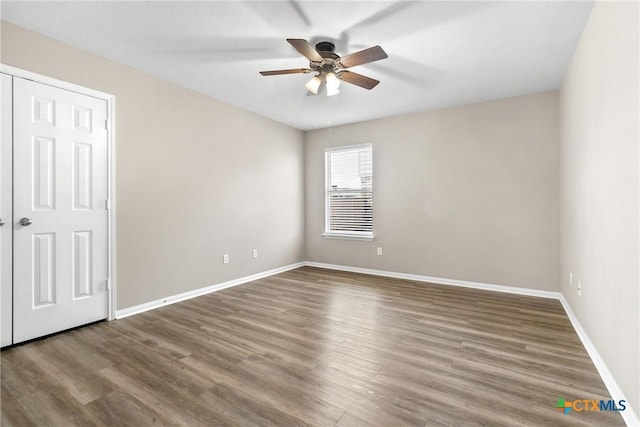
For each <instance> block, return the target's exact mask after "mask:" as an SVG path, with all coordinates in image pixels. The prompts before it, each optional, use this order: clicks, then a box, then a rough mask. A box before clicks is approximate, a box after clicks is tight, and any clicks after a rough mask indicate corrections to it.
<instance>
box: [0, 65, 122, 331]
mask: <svg viewBox="0 0 640 427" xmlns="http://www.w3.org/2000/svg"><path fill="white" fill-rule="evenodd" d="M0 73H4V74H8V75H10V76H13V77H19V78H22V79H26V80H32V81H34V82H37V83H42V84H45V85H49V86H53V87H57V88H59V89H64V90H68V91H71V92H77V93H80V94H82V95H88V96H92V97H94V98H98V99H102V100H104V101H106V102H107V200H108V202H107V203H108V206H107V245H108V248H107V258H108V260H107V271H108V275H109V277H108V279H107V295H108V298H107V300H108V303H107V304H108V307H107V315H108V316H107V319H108V320H114V319H115V318H116V316H115V315H116V301H117V300H116V144H115V142H116V139H115V134H116V104H115V101H116V99H115V96H114V95H112V94H110V93H106V92H101V91H99V90H95V89H90V88H87V87H84V86H79V85H76V84H74V83H69V82H66V81H64V80H59V79H55V78H53V77H48V76H43V75H41V74H37V73H34V72H31V71H27V70H23V69H21V68H16V67H12V66H10V65H5V64H2V63H0Z"/></svg>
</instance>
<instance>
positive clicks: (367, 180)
mask: <svg viewBox="0 0 640 427" xmlns="http://www.w3.org/2000/svg"><path fill="white" fill-rule="evenodd" d="M372 157H373V156H372V148H371V145H359V146H354V147H342V148H334V149H328V150H327V151H326V154H325V162H326V216H325V232H324V234H323V236H325V237H338V238H351V239H363V240H373V162H372V160H373V159H372Z"/></svg>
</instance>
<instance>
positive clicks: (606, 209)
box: [560, 2, 640, 411]
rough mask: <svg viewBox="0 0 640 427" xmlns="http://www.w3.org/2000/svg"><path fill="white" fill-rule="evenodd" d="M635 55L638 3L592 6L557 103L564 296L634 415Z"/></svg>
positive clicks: (639, 401) (639, 283)
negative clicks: (629, 404)
mask: <svg viewBox="0 0 640 427" xmlns="http://www.w3.org/2000/svg"><path fill="white" fill-rule="evenodd" d="M638 49H639V46H638V3H637V2H626V3H615V2H597V3H596V4H595V6H594V8H593V11H592V13H591V17H590V19H589V21H588V23H587V25H586V27H585V30H584V33H583V35H582V38H581V40H580V43H579V45H578V48H577V50H576V52H575V54H574V57H573V60H572V62H571V65H570V67H569V70H568V72H567V74H566V76H565V81H564V84H563V85H562V89H561V96H560V100H561V102H560V110H561V139H562V143H561V171H562V175H561V189H562V190H561V201H562V203H561V205H562V276H561V288H562V293H563V294H564V295H565V297H566V298H567V300H568V302H569V304H570V305H571V307H572V309H573V311H574V312H575V314H576V316H577V317H578V320H579V321H580V323H581V324H582V326H583V327H584V329H585V330H586V332H587V334H588V335H589V337H590V338H591V340H592V341H593V343H594V345H595V346H596V348H597V350H598V352H599V353H600V355H601V356H602V358H603V359H604V361H605V363H606V364H607V366H608V367H609V369H610V370H611V372H612V373H613V375H614V377H615V379H616V381H617V382H618V384H619V385H620V386H621V388H622V390H623V392H624V393H625V395H626V396H627V398H628V399H629V400H630V401H631V403H632V405H633V407H634V408H635V410H636V411H638V409H639V408H640V371H639V366H640V352H639V349H638V347H639V335H640V330H639V323H640V318H639V312H640V303H639V298H640V295H639V287H640V278H639V276H638V269H639V267H640V266H639V261H638V259H639V256H640V253H639V252H638V238H639V235H638V220H639V214H640V213H639V211H638V203H639V200H638V141H639V138H640V135H639V133H638V114H639V113H640V111H639V109H638V95H639V93H638V90H639V89H638V73H639V72H640V70H639V68H638ZM570 272H573V274H574V284H573V286H571V285H570V284H569V273H570ZM578 281H580V283H581V286H582V296H578V295H577V282H578Z"/></svg>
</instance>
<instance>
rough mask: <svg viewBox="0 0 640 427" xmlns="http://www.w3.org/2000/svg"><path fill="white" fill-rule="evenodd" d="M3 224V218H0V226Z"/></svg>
mask: <svg viewBox="0 0 640 427" xmlns="http://www.w3.org/2000/svg"><path fill="white" fill-rule="evenodd" d="M3 225H4V219H2V218H0V227H2V226H3Z"/></svg>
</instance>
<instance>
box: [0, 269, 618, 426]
mask: <svg viewBox="0 0 640 427" xmlns="http://www.w3.org/2000/svg"><path fill="white" fill-rule="evenodd" d="M0 358H1V378H2V381H1V383H2V389H1V395H0V397H1V409H2V415H1V420H2V425H3V426H29V425H34V426H70V425H77V426H93V425H99V426H102V425H107V426H146V425H181V426H182V425H189V426H200V425H202V426H222V425H236V426H300V425H311V426H340V427H346V426H393V427H396V426H456V427H458V426H466V425H486V426H500V425H504V426H517V425H534V426H543V425H548V426H565V425H566V426H574V425H575V426H582V425H597V426H609V425H611V426H614V425H624V423H623V421H622V418H621V416H620V415H619V414H618V413H614V412H583V413H577V412H570V413H569V414H567V415H563V414H562V413H561V412H559V411H558V410H557V409H555V408H554V405H555V403H556V402H557V400H558V398H560V397H562V398H565V399H567V400H573V399H595V400H599V399H609V396H608V394H607V391H606V389H605V387H604V385H603V383H602V381H601V379H600V377H599V376H598V374H597V372H596V370H595V368H594V366H593V364H592V363H591V361H590V359H589V357H588V355H587V353H586V351H585V350H584V348H583V346H582V345H581V343H580V341H579V339H578V337H577V335H576V334H575V332H574V331H573V329H572V327H571V324H570V323H569V320H568V318H567V316H566V315H565V314H564V311H563V309H562V307H561V305H560V303H559V302H558V301H555V300H548V299H541V298H533V297H524V296H516V295H509V294H502V293H496V292H486V291H478V290H472V289H463V288H455V287H449V286H439V285H431V284H425V283H416V282H411V281H405V280H397V279H389V278H382V277H374V276H366V275H360V274H354V273H344V272H336V271H328V270H321V269H317V268H311V267H304V268H300V269H297V270H293V271H290V272H286V273H283V274H279V275H277V276H272V277H269V278H265V279H262V280H258V281H255V282H251V283H248V284H245V285H241V286H238V287H235V288H231V289H226V290H223V291H220V292H217V293H214V294H209V295H206V296H203V297H199V298H196V299H192V300H189V301H185V302H182V303H178V304H174V305H170V306H167V307H164V308H160V309H157V310H153V311H150V312H147V313H144V314H140V315H137V316H133V317H129V318H126V319H122V320H117V321H113V322H102V323H99V324H95V325H91V326H87V327H84V328H80V329H77V330H73V331H70V332H67V333H62V334H59V335H55V336H52V337H49V338H46V339H43V340H40V341H34V342H31V343H28V344H25V345H21V346H16V347H13V348H9V349H7V350H4V351H3V352H2V353H1V354H0Z"/></svg>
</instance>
